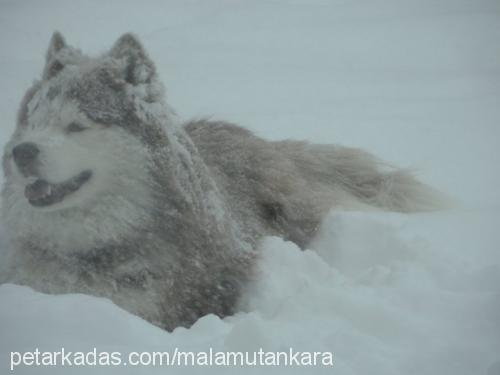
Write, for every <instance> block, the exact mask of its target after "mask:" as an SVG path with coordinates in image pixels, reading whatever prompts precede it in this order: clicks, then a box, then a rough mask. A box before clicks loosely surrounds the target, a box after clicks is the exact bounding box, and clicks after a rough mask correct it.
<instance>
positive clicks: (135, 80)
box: [109, 33, 156, 86]
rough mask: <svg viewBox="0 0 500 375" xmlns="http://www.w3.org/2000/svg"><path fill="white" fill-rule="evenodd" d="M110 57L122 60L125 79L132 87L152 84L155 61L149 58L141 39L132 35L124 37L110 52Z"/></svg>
mask: <svg viewBox="0 0 500 375" xmlns="http://www.w3.org/2000/svg"><path fill="white" fill-rule="evenodd" d="M109 53H110V55H111V56H112V57H113V58H114V59H117V60H122V61H123V62H124V63H125V65H124V70H123V78H124V80H125V81H126V82H128V83H130V84H132V85H134V86H135V85H139V84H143V83H146V84H148V83H151V81H152V79H153V78H154V77H155V75H156V69H155V66H154V64H153V61H151V59H150V58H149V56H148V54H147V53H146V51H145V49H144V47H143V46H142V44H141V42H140V41H139V39H138V38H137V37H136V36H135V35H133V34H130V33H127V34H124V35H122V36H121V37H120V38H119V39H118V40H117V41H116V43H115V44H114V46H113V47H112V48H111V50H110V52H109Z"/></svg>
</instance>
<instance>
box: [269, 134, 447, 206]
mask: <svg viewBox="0 0 500 375" xmlns="http://www.w3.org/2000/svg"><path fill="white" fill-rule="evenodd" d="M278 147H279V148H281V149H282V151H283V152H284V153H286V154H287V155H288V157H290V158H291V159H292V160H293V161H294V164H295V165H296V167H297V168H298V169H299V171H300V174H302V175H303V176H304V178H306V179H307V180H308V181H321V183H322V184H325V185H326V186H330V187H334V188H336V189H341V190H342V191H344V192H346V193H347V194H349V195H351V196H353V197H354V198H356V199H357V200H359V201H361V202H362V203H364V204H367V205H369V206H372V207H376V208H381V209H384V210H390V211H397V212H417V211H430V210H436V209H442V208H446V207H449V206H450V200H449V199H448V198H447V197H446V196H445V195H444V194H442V193H440V192H438V191H437V190H435V189H433V188H431V187H429V186H427V185H425V184H423V183H421V182H419V181H418V180H417V179H416V178H415V177H414V175H413V173H412V172H411V171H410V170H404V169H397V168H394V167H392V166H390V165H388V164H386V163H384V162H382V161H380V160H378V159H377V158H375V157H374V156H373V155H371V154H369V153H367V152H365V151H362V150H359V149H355V148H347V147H340V146H331V145H317V144H309V143H306V142H294V141H283V142H278Z"/></svg>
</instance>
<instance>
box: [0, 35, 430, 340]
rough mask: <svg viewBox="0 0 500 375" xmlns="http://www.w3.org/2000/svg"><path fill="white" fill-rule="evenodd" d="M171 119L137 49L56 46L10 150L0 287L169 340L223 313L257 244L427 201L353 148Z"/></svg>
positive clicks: (409, 182)
mask: <svg viewBox="0 0 500 375" xmlns="http://www.w3.org/2000/svg"><path fill="white" fill-rule="evenodd" d="M173 118H174V117H173V115H172V114H171V112H170V111H169V109H168V107H166V105H165V103H164V94H163V87H162V85H161V84H160V83H159V81H158V78H157V74H156V71H155V67H154V65H153V63H152V61H151V60H150V59H149V57H148V56H147V54H146V53H145V51H144V49H143V47H142V46H141V44H140V43H139V42H138V40H137V39H136V38H135V37H134V36H132V35H130V34H125V35H123V36H122V37H121V38H120V39H119V40H118V41H117V42H116V44H115V45H114V47H113V48H112V49H111V50H110V51H109V52H107V53H106V54H104V55H102V56H100V57H98V58H90V57H87V56H85V55H83V54H82V53H81V52H80V51H78V50H76V49H74V48H72V47H70V46H68V45H66V43H65V41H64V39H63V38H62V36H61V35H60V34H59V33H55V34H54V36H53V37H52V40H51V43H50V46H49V50H48V52H47V57H46V67H45V69H44V72H43V77H42V79H41V80H40V81H38V82H35V83H34V85H33V87H32V88H31V89H29V90H28V92H27V94H26V96H25V98H24V100H23V101H22V104H21V108H20V111H19V115H18V124H17V128H16V131H15V133H14V135H13V136H12V139H11V140H10V142H9V143H8V144H7V146H6V148H5V155H4V162H3V166H4V171H5V185H4V188H3V207H2V217H3V221H4V225H5V226H6V228H7V230H8V232H9V233H10V240H11V242H12V245H13V246H12V248H13V251H12V254H11V256H10V260H9V264H8V269H7V271H4V272H3V274H2V275H1V280H2V281H3V282H6V281H9V282H15V283H19V284H24V285H28V286H31V287H33V288H35V289H37V290H40V291H43V292H48V293H66V292H83V293H89V294H93V295H97V296H104V297H108V298H110V299H111V300H113V301H114V302H115V303H117V304H118V305H120V306H122V307H123V308H125V309H127V310H129V311H131V312H133V313H135V314H137V315H139V316H142V317H143V318H145V319H147V320H149V321H150V322H152V323H154V324H156V325H159V326H161V327H164V328H166V329H169V330H170V329H173V328H175V327H177V326H189V325H190V324H192V323H193V322H194V321H195V320H196V319H197V318H198V317H200V316H202V315H204V314H208V313H214V314H217V315H219V316H225V315H228V314H231V313H233V311H234V307H235V305H236V301H237V299H238V296H239V294H240V293H241V290H242V288H244V286H245V284H246V282H247V281H248V279H249V278H251V277H252V268H253V267H252V266H253V264H254V263H255V258H256V250H255V249H256V248H257V245H258V241H259V239H260V238H261V237H262V236H266V235H277V236H282V237H284V238H285V239H289V240H291V241H294V242H295V243H297V244H298V245H299V246H301V247H306V246H307V245H308V243H309V242H310V241H311V239H312V238H313V236H314V234H315V232H316V230H317V228H318V225H319V223H320V221H321V219H322V218H323V217H324V216H325V214H326V213H327V212H328V211H329V210H330V209H331V208H332V207H334V208H341V209H387V210H394V211H402V212H409V211H416V210H422V209H429V208H432V207H433V206H434V204H435V203H436V201H435V199H434V198H435V195H434V192H433V191H432V190H431V189H429V188H427V187H426V186H424V185H422V184H420V183H419V182H417V181H416V180H415V179H414V178H413V177H412V176H411V175H410V174H409V173H407V172H406V171H402V170H397V169H391V168H390V167H388V166H385V165H383V164H382V163H380V162H378V161H377V160H376V159H375V158H374V157H372V156H371V155H369V154H367V153H365V152H363V151H360V150H356V149H350V148H344V147H338V146H328V145H313V144H309V143H306V142H295V141H282V142H269V141H266V140H263V139H261V138H258V137H256V136H255V135H253V134H252V133H251V132H249V131H247V130H245V129H242V128H240V127H238V126H236V125H232V124H229V123H225V122H215V121H207V120H200V121H192V122H189V123H187V124H184V125H182V126H181V125H178V124H176V123H175V121H174V120H173ZM26 143H30V144H32V145H35V146H36V148H37V150H38V154H37V156H36V158H35V159H34V160H31V161H30V162H29V163H27V162H26V161H25V160H24V159H22V160H21V161H22V163H21V161H20V159H19V158H18V159H16V158H15V157H14V156H13V154H14V153H15V150H14V148H15V147H16V146H18V145H20V144H26ZM14 159H16V160H14ZM82 171H86V172H85V173H87V175H86V176H85V177H88V176H89V175H91V177H90V178H89V179H88V181H87V180H85V181H84V182H83V183H82V184H81V188H79V189H78V188H77V190H76V191H74V192H71V193H69V194H66V193H67V190H64V189H67V187H65V188H64V189H63V188H61V187H59V189H60V191H62V192H63V193H64V194H66V195H64V194H63V193H60V194H61V197H62V198H61V197H59V198H60V200H61V201H58V202H55V203H53V204H43V205H42V206H41V207H37V204H35V203H36V199H39V198H40V194H42V195H43V194H48V195H47V196H45V195H44V196H42V198H41V201H42V203H43V201H44V199H49V200H50V199H52V198H54V197H53V196H51V194H55V193H53V190H51V189H57V184H59V183H62V182H63V181H68V179H72V178H74V176H80V175H79V174H80V173H82ZM70 181H73V180H70ZM78 181H79V180H78ZM72 183H73V184H76V182H74V181H73V182H72ZM79 183H80V182H79ZM37 184H38V185H37ZM27 186H28V187H27ZM30 186H31V187H30ZM78 187H80V186H78ZM30 189H31V190H30ZM61 189H62V190H61ZM30 191H31V193H30ZM40 191H41V193H40ZM30 194H31V195H30ZM37 194H38V195H37ZM29 197H31V198H33V197H35V198H33V199H34V200H32V201H29V200H28V199H27V198H29ZM37 197H38V198H37ZM47 197H48V198H47ZM54 199H55V198H54ZM33 202H35V203H33Z"/></svg>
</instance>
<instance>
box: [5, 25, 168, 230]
mask: <svg viewBox="0 0 500 375" xmlns="http://www.w3.org/2000/svg"><path fill="white" fill-rule="evenodd" d="M166 116H168V114H167V113H166V111H165V110H164V106H163V88H162V86H161V84H160V83H159V82H158V80H157V77H156V72H155V67H154V65H153V63H152V62H151V60H150V59H149V57H148V56H147V54H146V53H145V51H144V49H143V47H142V46H141V44H140V43H139V42H138V40H137V39H136V38H135V37H134V36H132V35H130V34H125V35H123V36H122V37H121V38H120V39H119V40H118V41H117V42H116V43H115V45H114V46H113V47H112V48H111V50H110V51H109V52H107V53H105V54H104V55H102V56H100V57H98V58H90V57H87V56H85V55H83V54H82V53H81V52H80V51H78V50H76V49H75V48H72V47H70V46H68V45H67V44H66V43H65V41H64V39H63V37H62V36H61V35H60V34H59V33H55V34H54V35H53V37H52V39H51V42H50V45H49V49H48V52H47V56H46V66H45V68H44V70H43V75H42V79H41V80H40V81H38V82H35V83H34V85H33V87H32V88H30V89H29V90H28V92H27V93H26V95H25V97H24V99H23V101H22V103H21V108H20V110H19V113H18V122H17V127H16V130H15V132H14V134H13V136H12V138H11V140H10V141H9V143H8V144H7V145H6V147H5V153H4V159H3V167H4V172H5V185H4V189H3V216H4V220H6V221H7V222H14V223H16V225H21V226H24V227H26V226H28V227H30V228H31V229H33V228H40V227H43V226H44V225H45V227H46V226H47V225H46V223H45V224H43V221H44V220H48V221H52V222H54V223H55V224H54V225H59V224H60V223H59V222H60V221H61V220H64V218H66V219H67V218H68V217H72V216H71V215H72V214H71V213H72V212H73V213H74V214H75V212H78V215H80V217H81V218H82V219H83V220H85V219H86V218H87V220H88V221H89V222H90V221H92V222H95V221H96V217H95V216H96V215H104V213H106V216H107V218H108V221H111V222H112V221H113V220H114V221H120V220H122V221H123V220H125V221H128V220H135V219H134V218H133V216H134V215H131V216H132V217H127V218H125V217H126V216H127V215H129V216H130V212H127V210H128V211H131V212H132V211H133V212H136V211H137V210H138V209H137V206H145V205H148V204H151V203H150V200H149V198H148V188H147V187H148V186H147V185H148V184H150V183H151V181H149V179H150V173H149V172H148V168H149V166H150V165H151V163H152V160H151V155H152V154H154V152H155V150H156V149H157V148H159V147H162V145H163V144H164V143H165V139H164V138H165V134H164V129H163V127H162V126H161V124H160V123H161V122H164V121H165V117H166ZM122 216H123V217H122ZM58 220H59V222H58ZM81 225H84V223H81ZM88 225H90V226H91V227H92V230H96V231H100V230H101V229H99V228H97V225H102V223H98V224H88ZM104 226H105V225H104ZM94 227H95V228H94Z"/></svg>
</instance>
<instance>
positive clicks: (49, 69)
mask: <svg viewBox="0 0 500 375" xmlns="http://www.w3.org/2000/svg"><path fill="white" fill-rule="evenodd" d="M64 47H66V42H65V41H64V38H63V36H62V35H61V33H60V32H58V31H56V32H54V34H52V38H50V42H49V48H48V49H47V54H46V55H45V69H44V73H43V78H44V79H50V78H52V77H54V76H55V75H56V74H57V73H59V72H60V71H61V70H62V69H63V68H64V65H63V63H62V62H61V61H59V60H58V59H57V58H56V55H57V53H58V52H59V51H60V50H62V49H63V48H64Z"/></svg>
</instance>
